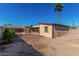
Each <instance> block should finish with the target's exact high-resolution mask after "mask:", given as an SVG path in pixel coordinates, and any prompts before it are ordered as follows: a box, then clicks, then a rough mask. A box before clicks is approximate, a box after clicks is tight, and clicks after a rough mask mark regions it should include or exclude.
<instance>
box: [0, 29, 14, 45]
mask: <svg viewBox="0 0 79 59" xmlns="http://www.w3.org/2000/svg"><path fill="white" fill-rule="evenodd" d="M13 37H14V32H13V30H12V29H11V28H5V30H4V32H3V39H2V41H1V43H2V44H8V43H11V42H12V38H13Z"/></svg>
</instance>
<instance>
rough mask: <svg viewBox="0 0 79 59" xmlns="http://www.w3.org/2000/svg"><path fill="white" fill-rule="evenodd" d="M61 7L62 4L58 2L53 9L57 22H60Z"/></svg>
mask: <svg viewBox="0 0 79 59" xmlns="http://www.w3.org/2000/svg"><path fill="white" fill-rule="evenodd" d="M62 9H63V5H62V4H61V3H58V4H57V5H56V6H55V11H57V12H58V24H60V12H61V11H62Z"/></svg>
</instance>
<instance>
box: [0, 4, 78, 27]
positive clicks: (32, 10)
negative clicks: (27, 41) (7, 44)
mask: <svg viewBox="0 0 79 59" xmlns="http://www.w3.org/2000/svg"><path fill="white" fill-rule="evenodd" d="M55 5H56V4H55V3H51V4H50V3H41V4H40V3H36V4H34V3H16V4H14V3H10V4H8V3H0V25H3V24H13V25H37V24H38V23H39V22H46V23H57V22H58V20H57V19H58V18H57V12H55V11H54V7H55ZM63 6H64V8H63V10H62V12H61V19H60V23H61V24H64V25H69V26H72V24H73V19H74V20H75V26H76V25H77V26H78V25H79V4H71V3H70V4H68V3H67V4H63Z"/></svg>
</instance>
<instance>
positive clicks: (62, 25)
mask: <svg viewBox="0 0 79 59" xmlns="http://www.w3.org/2000/svg"><path fill="white" fill-rule="evenodd" d="M39 24H44V25H56V26H64V27H70V26H67V25H63V24H52V23H39Z"/></svg>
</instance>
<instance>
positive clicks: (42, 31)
mask: <svg viewBox="0 0 79 59" xmlns="http://www.w3.org/2000/svg"><path fill="white" fill-rule="evenodd" d="M44 26H48V32H44ZM39 33H40V35H43V36H45V37H50V38H52V25H44V24H40V25H39Z"/></svg>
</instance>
